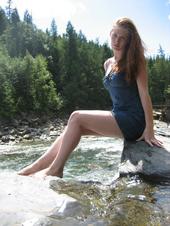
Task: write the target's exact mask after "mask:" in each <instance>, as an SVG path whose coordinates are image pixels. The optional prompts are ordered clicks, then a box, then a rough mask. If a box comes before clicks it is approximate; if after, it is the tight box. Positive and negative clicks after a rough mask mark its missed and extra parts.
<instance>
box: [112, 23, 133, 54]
mask: <svg viewBox="0 0 170 226" xmlns="http://www.w3.org/2000/svg"><path fill="white" fill-rule="evenodd" d="M110 38H111V47H112V49H113V51H121V52H122V51H123V50H124V49H125V47H126V44H127V42H128V39H129V32H128V31H127V30H126V29H125V28H122V27H119V26H114V27H113V29H112V30H111V32H110Z"/></svg>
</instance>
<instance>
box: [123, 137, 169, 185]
mask: <svg viewBox="0 0 170 226" xmlns="http://www.w3.org/2000/svg"><path fill="white" fill-rule="evenodd" d="M119 173H120V176H126V175H136V174H138V175H140V176H142V177H144V178H145V179H149V180H150V181H153V182H154V181H155V182H159V181H160V182H161V181H170V144H169V143H168V141H167V140H166V141H165V142H164V148H160V147H156V146H153V147H151V146H149V145H148V144H147V143H146V142H144V141H139V142H127V141H125V142H124V148H123V152H122V156H121V164H120V166H119Z"/></svg>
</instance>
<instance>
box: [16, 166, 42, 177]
mask: <svg viewBox="0 0 170 226" xmlns="http://www.w3.org/2000/svg"><path fill="white" fill-rule="evenodd" d="M39 170H40V169H39ZM37 171H38V169H37V167H36V166H35V165H29V166H26V167H25V168H23V169H22V170H20V171H19V172H18V175H22V176H29V175H31V174H33V173H36V172H37Z"/></svg>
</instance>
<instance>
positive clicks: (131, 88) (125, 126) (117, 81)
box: [103, 72, 145, 141]
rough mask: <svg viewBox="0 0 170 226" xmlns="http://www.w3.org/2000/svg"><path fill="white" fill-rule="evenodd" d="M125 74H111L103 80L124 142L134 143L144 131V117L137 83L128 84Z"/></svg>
mask: <svg viewBox="0 0 170 226" xmlns="http://www.w3.org/2000/svg"><path fill="white" fill-rule="evenodd" d="M125 75H126V74H125V73H123V72H121V73H114V72H111V73H110V74H107V72H106V75H105V77H104V78H103V84H104V86H105V88H106V89H107V90H108V92H109V94H110V97H111V99H112V103H113V109H112V115H113V116H114V117H115V119H116V121H117V124H118V126H119V128H120V130H121V131H122V133H123V136H124V138H125V139H126V140H129V141H135V140H137V139H138V138H139V137H140V136H141V135H142V133H143V131H144V129H145V116H144V111H143V107H142V104H141V101H140V97H139V92H138V87H137V83H136V82H134V83H133V84H128V83H127V82H126V80H125Z"/></svg>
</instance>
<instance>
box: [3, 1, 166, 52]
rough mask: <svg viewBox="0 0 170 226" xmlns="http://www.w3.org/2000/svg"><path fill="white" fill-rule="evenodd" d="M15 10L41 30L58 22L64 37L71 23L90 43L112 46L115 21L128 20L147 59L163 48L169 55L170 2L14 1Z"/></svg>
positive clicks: (4, 3)
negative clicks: (133, 25)
mask: <svg viewBox="0 0 170 226" xmlns="http://www.w3.org/2000/svg"><path fill="white" fill-rule="evenodd" d="M6 5H7V0H0V6H1V7H2V8H3V9H5V6H6ZM14 7H16V8H17V10H18V12H19V15H20V19H21V20H22V19H23V15H24V12H25V10H28V11H29V13H30V14H31V15H32V17H33V23H34V24H35V25H36V26H37V28H39V29H42V30H44V31H45V30H46V29H47V28H48V29H50V25H51V21H52V19H55V21H56V25H57V30H58V34H60V35H62V34H63V33H65V31H66V26H67V23H68V21H71V23H72V25H73V27H74V29H75V30H76V32H79V31H80V30H81V31H82V32H83V34H84V35H85V36H86V38H87V39H88V40H94V41H95V40H96V39H98V40H99V43H101V44H103V43H105V42H108V44H109V45H110V38H109V33H110V30H111V28H112V24H113V21H114V20H115V19H117V18H120V17H129V18H130V19H132V20H133V22H134V23H135V25H136V27H137V29H138V31H139V34H140V36H141V38H142V40H143V41H144V43H145V45H146V48H147V55H156V54H157V53H158V49H159V46H160V45H161V47H162V48H163V50H164V51H165V54H166V55H170V0H13V4H12V8H14Z"/></svg>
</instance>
